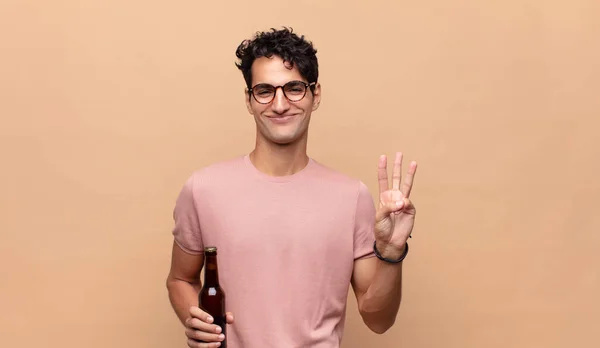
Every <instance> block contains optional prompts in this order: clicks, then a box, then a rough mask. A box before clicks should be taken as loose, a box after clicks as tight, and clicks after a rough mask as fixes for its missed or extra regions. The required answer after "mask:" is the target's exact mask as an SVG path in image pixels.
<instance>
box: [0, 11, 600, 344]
mask: <svg viewBox="0 0 600 348" xmlns="http://www.w3.org/2000/svg"><path fill="white" fill-rule="evenodd" d="M567 3H568V5H567ZM268 11H273V12H272V14H268V13H267V12H268ZM599 16H600V2H598V1H594V0H590V1H582V0H577V1H570V2H566V1H562V2H558V1H555V2H551V1H541V0H540V1H492V2H483V1H474V0H472V1H453V2H451V1H443V0H437V1H419V2H407V1H401V2H398V1H396V2H392V1H387V2H386V1H381V0H373V1H368V2H362V1H301V0H299V1H296V2H285V3H282V2H278V1H262V0H254V1H234V2H231V1H227V2H202V1H175V2H165V1H162V2H158V1H153V2H152V1H151V2H148V1H139V0H134V1H116V0H112V1H99V0H97V1H77V0H62V1H47V2H46V1H31V0H29V1H23V0H21V1H17V0H3V1H2V3H1V5H0V50H1V54H0V117H1V123H0V163H1V166H2V170H1V171H0V192H1V194H0V214H1V218H0V238H1V239H0V276H1V283H0V284H1V285H0V346H1V347H6V348H17V347H38V346H43V347H49V348H59V347H60V348H71V347H87V348H96V347H111V348H125V347H145V348H154V347H155V348H159V347H160V348H164V347H185V340H184V334H183V330H182V327H181V326H180V324H179V323H178V322H177V319H176V317H175V315H174V314H173V312H172V310H171V308H170V305H169V303H168V299H167V294H166V289H165V286H164V281H165V277H166V275H167V271H168V267H169V261H170V254H169V252H170V246H171V235H170V229H171V224H172V220H171V210H172V207H173V204H174V200H175V197H176V194H177V192H178V190H179V189H180V187H181V185H182V184H183V181H184V180H185V178H186V177H187V176H188V175H189V174H190V172H191V171H192V170H194V169H196V168H198V167H201V166H203V165H206V164H209V163H212V162H214V161H218V160H221V159H225V158H229V157H231V156H236V155H238V154H242V153H246V152H248V151H249V150H250V149H251V147H252V146H253V140H254V128H253V121H252V119H251V117H250V115H248V114H247V113H246V111H245V108H244V104H243V99H242V91H243V87H244V86H243V80H242V77H241V74H240V73H239V72H238V71H237V70H236V68H235V67H234V65H233V63H234V58H235V57H234V50H235V48H236V47H237V44H238V43H239V42H240V41H241V40H242V39H244V38H246V37H249V36H250V35H251V34H252V33H253V32H254V31H256V30H261V29H267V28H269V27H272V26H276V27H280V26H282V25H288V26H292V27H293V28H294V29H295V30H296V31H298V32H300V33H303V34H306V35H307V36H308V38H309V39H311V40H313V41H314V42H315V44H316V47H317V49H318V50H319V53H318V54H319V59H320V67H321V82H322V84H323V95H324V99H323V103H322V106H321V108H320V109H319V110H318V112H317V113H316V114H315V115H314V118H313V123H312V129H311V135H310V140H309V144H310V145H309V150H310V154H311V155H312V156H313V157H315V158H317V159H318V160H320V161H322V162H325V163H327V164H328V165H330V166H332V167H334V168H337V169H339V170H342V171H344V172H347V173H348V174H350V175H353V176H355V177H358V178H360V179H362V180H364V181H365V182H366V183H367V184H368V185H369V187H370V188H371V191H372V193H373V194H374V195H375V193H376V189H377V187H376V165H377V159H378V156H379V155H380V154H381V153H386V154H388V155H392V154H393V152H394V151H396V150H402V151H404V152H405V153H406V158H407V160H412V159H414V160H417V161H418V162H419V164H420V168H419V172H418V175H417V180H416V182H415V188H414V190H413V195H412V197H413V199H414V201H415V204H416V206H417V208H418V212H419V214H418V220H417V226H416V229H415V233H414V236H415V238H413V239H411V252H410V255H409V257H408V259H407V261H406V263H405V278H404V279H405V286H404V302H403V304H402V308H401V312H400V315H399V317H398V320H397V324H396V326H395V327H394V328H393V329H391V330H390V331H389V332H388V333H386V334H385V335H384V336H377V335H374V334H371V333H370V332H368V330H367V329H366V327H364V326H363V325H362V323H361V322H360V320H359V318H358V316H357V311H356V305H355V302H354V300H353V298H352V297H351V298H350V302H349V309H348V310H349V317H348V321H347V331H346V336H345V341H344V346H343V347H344V348H363V347H372V346H377V347H410V348H420V347H444V348H465V347H477V348H480V347H486V348H492V347H502V348H508V347H597V346H598V345H600V340H599V339H598V336H597V328H598V321H599V320H600V301H599V300H598V294H600V275H599V271H598V265H600V256H599V255H598V250H599V246H600V228H599V227H600V217H599V215H600V214H598V212H597V208H598V200H599V198H598V195H599V194H600V185H599V184H598V174H600V171H599V165H598V162H599V160H600V156H599V154H600V150H599V149H600V140H598V139H597V138H596V136H598V133H599V132H598V129H599V126H600V117H599V114H600V102H599V100H600V98H599V95H600V67H599V66H600V63H599V62H600V48H599V47H600V41H599V39H598V35H599V34H600V30H599V29H600V24H599V23H600V21H599V20H598V18H599ZM335 21H338V22H337V23H335ZM336 137H339V138H338V139H335V138H336ZM215 149H216V150H215Z"/></svg>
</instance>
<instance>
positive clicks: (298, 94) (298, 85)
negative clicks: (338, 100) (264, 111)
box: [248, 81, 316, 104]
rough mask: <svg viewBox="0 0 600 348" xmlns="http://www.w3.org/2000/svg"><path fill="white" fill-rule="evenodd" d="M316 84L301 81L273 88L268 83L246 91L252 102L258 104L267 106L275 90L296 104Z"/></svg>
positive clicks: (273, 96)
mask: <svg viewBox="0 0 600 348" xmlns="http://www.w3.org/2000/svg"><path fill="white" fill-rule="evenodd" d="M315 84H316V82H312V83H306V82H303V81H290V82H288V83H286V84H285V85H283V86H273V85H270V84H268V83H259V84H258V85H256V86H254V87H252V88H250V89H248V93H250V94H252V96H253V97H254V100H256V101H257V102H258V103H260V104H269V103H270V102H271V101H273V99H274V98H275V93H276V92H277V88H281V90H282V91H283V95H284V96H285V97H286V98H287V100H289V101H291V102H298V101H300V100H302V99H303V98H304V96H305V95H306V90H307V89H308V87H312V86H314V85H315Z"/></svg>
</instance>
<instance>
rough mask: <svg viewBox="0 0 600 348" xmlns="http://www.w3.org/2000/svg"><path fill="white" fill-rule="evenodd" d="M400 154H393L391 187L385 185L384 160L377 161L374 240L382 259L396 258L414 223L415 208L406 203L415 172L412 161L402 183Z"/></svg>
mask: <svg viewBox="0 0 600 348" xmlns="http://www.w3.org/2000/svg"><path fill="white" fill-rule="evenodd" d="M401 171H402V153H401V152H397V153H396V157H395V160H394V168H393V174H392V187H391V188H390V187H389V184H388V171H387V157H386V156H385V155H382V156H381V157H380V158H379V166H378V179H379V207H378V209H377V214H376V217H375V220H376V222H375V240H376V244H377V249H378V251H379V252H380V253H381V254H382V256H384V257H388V258H391V259H397V258H399V257H400V256H401V255H402V253H403V252H404V249H405V247H406V240H407V239H408V238H409V237H410V234H411V233H412V229H413V226H414V221H415V213H416V210H415V207H414V205H413V204H412V202H411V201H410V199H409V197H410V191H411V189H412V185H413V180H414V177H415V173H416V171H417V163H416V162H414V161H412V162H411V163H410V165H409V167H408V172H407V174H406V177H405V178H404V181H403V182H402V180H401V179H402V174H401Z"/></svg>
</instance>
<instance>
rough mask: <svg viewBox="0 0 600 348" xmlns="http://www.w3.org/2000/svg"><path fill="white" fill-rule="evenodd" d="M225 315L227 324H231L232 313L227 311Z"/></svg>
mask: <svg viewBox="0 0 600 348" xmlns="http://www.w3.org/2000/svg"><path fill="white" fill-rule="evenodd" d="M225 317H226V318H227V324H233V313H231V312H227V313H226V315H225Z"/></svg>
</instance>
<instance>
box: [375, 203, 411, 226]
mask: <svg viewBox="0 0 600 348" xmlns="http://www.w3.org/2000/svg"><path fill="white" fill-rule="evenodd" d="M402 208H404V200H402V199H401V200H399V201H392V202H387V203H385V204H384V203H383V202H382V204H381V206H380V207H379V210H377V214H376V218H377V221H380V220H383V219H385V218H386V217H388V216H389V215H390V214H392V213H395V212H397V211H400V210H402Z"/></svg>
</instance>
